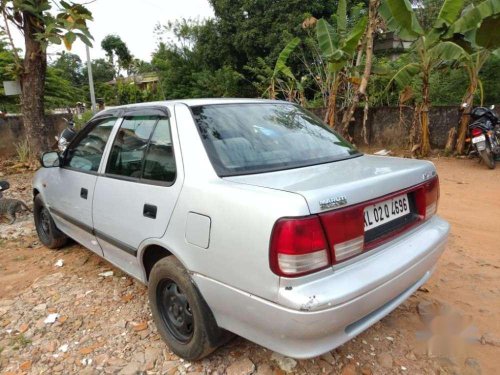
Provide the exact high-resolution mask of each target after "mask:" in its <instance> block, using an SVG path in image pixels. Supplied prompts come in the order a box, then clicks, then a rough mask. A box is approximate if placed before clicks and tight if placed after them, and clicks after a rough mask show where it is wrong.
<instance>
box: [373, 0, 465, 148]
mask: <svg viewBox="0 0 500 375" xmlns="http://www.w3.org/2000/svg"><path fill="white" fill-rule="evenodd" d="M462 8H463V0H445V1H444V3H443V5H442V7H441V9H440V12H439V14H438V16H437V19H436V20H435V22H434V25H433V26H432V27H431V28H430V29H429V30H424V29H423V28H422V26H421V25H420V24H419V22H418V20H417V16H416V14H415V11H414V10H413V8H412V6H411V3H410V2H409V0H386V1H383V2H382V4H381V6H380V10H379V11H380V14H381V15H382V17H383V18H384V19H385V22H386V26H387V28H388V29H389V30H390V31H393V32H395V33H396V34H397V35H398V36H399V37H400V38H401V39H403V40H408V41H413V45H412V49H411V51H410V53H411V55H412V57H413V62H412V63H410V64H407V65H405V66H404V67H402V68H401V69H400V70H399V71H398V72H396V74H395V75H394V76H393V78H392V79H391V82H390V83H389V85H390V84H391V83H392V82H394V81H395V82H396V83H397V84H398V85H399V86H400V87H401V88H404V87H406V86H407V85H408V84H409V83H410V82H411V81H412V80H413V79H414V78H416V77H418V79H419V80H420V81H421V86H422V93H421V94H422V100H421V103H420V104H419V105H418V107H417V116H418V118H420V138H421V140H420V153H421V155H422V156H427V155H428V154H429V152H430V137H429V108H430V106H431V100H430V96H429V80H430V75H431V72H432V71H433V70H434V69H436V68H438V67H439V66H440V65H441V64H442V63H443V62H444V61H456V60H458V59H460V58H461V57H462V56H463V55H464V53H465V51H464V49H463V48H462V47H461V46H460V45H458V44H457V43H455V42H453V41H446V40H445V38H447V36H446V34H447V33H448V32H449V30H450V28H451V26H452V25H453V24H454V23H455V22H456V21H457V20H458V19H459V17H460V13H461V10H462ZM388 87H389V86H388Z"/></svg>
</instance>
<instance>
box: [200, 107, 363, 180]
mask: <svg viewBox="0 0 500 375" xmlns="http://www.w3.org/2000/svg"><path fill="white" fill-rule="evenodd" d="M191 109H192V111H193V115H194V118H195V121H196V124H197V126H198V130H199V132H200V135H201V138H202V139H203V143H204V145H205V148H206V150H207V153H208V155H209V158H210V160H211V162H212V164H213V166H214V168H215V170H216V172H217V174H218V175H219V176H221V177H225V176H235V175H242V174H253V173H262V172H269V171H276V170H282V169H291V168H299V167H305V166H310V165H315V164H321V163H329V162H334V161H338V160H344V159H347V158H350V157H353V156H358V155H360V153H359V152H358V151H357V150H356V149H355V148H354V147H353V146H352V145H351V144H350V143H349V142H347V141H346V140H345V139H343V138H342V137H341V136H340V135H338V134H337V133H335V132H334V131H333V130H331V129H329V128H328V127H326V126H325V125H324V124H323V123H322V122H321V120H319V119H318V118H317V117H315V116H314V115H313V114H311V113H310V112H308V111H306V110H304V109H302V108H300V107H299V106H296V105H293V104H285V103H276V104H274V103H248V104H215V105H204V106H197V107H191Z"/></svg>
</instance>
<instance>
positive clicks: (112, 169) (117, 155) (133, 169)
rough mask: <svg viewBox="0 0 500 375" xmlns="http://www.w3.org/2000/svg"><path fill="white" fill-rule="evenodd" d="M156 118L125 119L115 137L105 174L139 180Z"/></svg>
mask: <svg viewBox="0 0 500 375" xmlns="http://www.w3.org/2000/svg"><path fill="white" fill-rule="evenodd" d="M157 122H158V117H156V116H139V117H125V119H124V120H123V122H122V125H121V126H120V130H119V131H118V134H117V135H116V138H115V141H114V143H113V148H112V149H111V153H110V156H109V162H108V167H107V169H106V173H109V174H113V175H117V176H124V177H134V178H140V177H141V172H142V161H143V159H144V154H145V153H146V150H147V147H148V143H149V139H150V138H151V133H152V132H153V130H154V128H155V125H156V123H157Z"/></svg>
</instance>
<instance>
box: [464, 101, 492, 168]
mask: <svg viewBox="0 0 500 375" xmlns="http://www.w3.org/2000/svg"><path fill="white" fill-rule="evenodd" d="M462 108H467V104H466V103H464V104H463V105H462ZM494 109H495V106H493V105H492V106H491V107H490V108H486V107H476V108H474V109H473V110H472V111H471V112H470V114H469V115H470V117H471V119H472V122H471V123H470V124H469V127H468V128H469V137H470V139H471V145H473V146H474V149H475V151H476V152H477V153H478V155H479V156H480V157H481V158H482V159H483V161H484V162H485V163H486V165H487V166H488V168H490V169H494V168H495V159H497V158H499V157H500V120H499V118H498V115H497V114H496V113H495V112H494V111H493V110H494Z"/></svg>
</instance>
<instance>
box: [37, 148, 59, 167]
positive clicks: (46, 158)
mask: <svg viewBox="0 0 500 375" xmlns="http://www.w3.org/2000/svg"><path fill="white" fill-rule="evenodd" d="M40 164H42V167H44V168H55V167H59V166H60V165H61V157H60V156H59V153H57V152H55V151H49V152H46V153H44V154H43V155H42V157H41V159H40Z"/></svg>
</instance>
